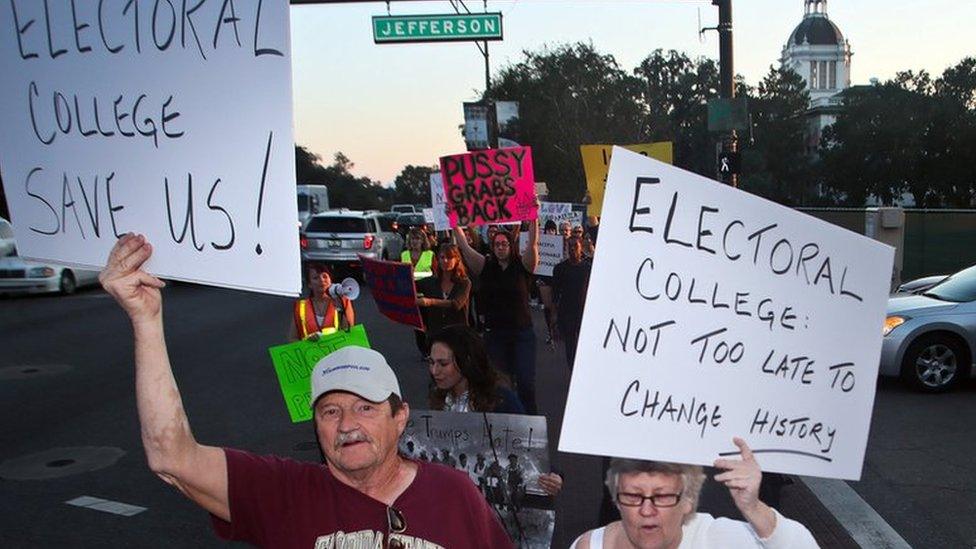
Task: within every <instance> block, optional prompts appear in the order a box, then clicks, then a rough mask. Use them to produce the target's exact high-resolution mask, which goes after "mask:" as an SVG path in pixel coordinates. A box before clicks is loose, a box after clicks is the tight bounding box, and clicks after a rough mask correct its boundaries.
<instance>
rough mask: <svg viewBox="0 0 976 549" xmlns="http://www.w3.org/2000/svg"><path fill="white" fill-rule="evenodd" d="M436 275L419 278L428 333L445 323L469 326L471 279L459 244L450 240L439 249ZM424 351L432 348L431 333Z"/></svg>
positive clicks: (418, 294) (419, 297) (418, 286)
mask: <svg viewBox="0 0 976 549" xmlns="http://www.w3.org/2000/svg"><path fill="white" fill-rule="evenodd" d="M433 272H434V276H431V277H427V278H425V279H423V280H419V281H417V306H418V307H420V312H421V314H422V315H423V317H424V326H425V327H426V328H427V334H432V333H434V332H436V331H438V330H440V329H441V328H444V327H445V326H452V325H455V324H461V325H467V323H468V302H469V299H470V297H471V280H469V279H468V274H467V272H466V271H465V270H464V264H463V263H462V262H461V252H460V251H458V247H457V245H455V244H452V243H450V242H446V243H444V244H441V245H440V246H439V247H438V249H437V257H436V259H435V261H434V263H433ZM424 337H425V342H424V350H425V354H426V351H429V350H430V342H429V341H427V339H429V337H428V336H427V335H425V336H424Z"/></svg>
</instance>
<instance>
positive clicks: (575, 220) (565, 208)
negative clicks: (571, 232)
mask: <svg viewBox="0 0 976 549" xmlns="http://www.w3.org/2000/svg"><path fill="white" fill-rule="evenodd" d="M550 220H552V222H554V223H555V224H556V226H559V224H560V223H562V222H563V221H568V222H569V223H570V224H571V225H574V226H575V225H582V224H583V212H581V211H576V210H573V205H572V204H571V203H569V202H540V203H539V226H540V227H544V226H545V224H546V222H547V221H550Z"/></svg>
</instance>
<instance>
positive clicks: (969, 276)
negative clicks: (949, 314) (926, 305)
mask: <svg viewBox="0 0 976 549" xmlns="http://www.w3.org/2000/svg"><path fill="white" fill-rule="evenodd" d="M922 295H924V296H928V297H933V298H935V299H941V300H942V301H953V302H957V303H958V302H962V301H973V300H976V265H974V266H972V267H970V268H968V269H963V270H961V271H959V272H958V273H956V274H954V275H952V276H950V277H949V278H947V279H945V280H943V281H942V282H941V283H939V284H936V285H935V286H933V287H931V288H929V290H928V291H927V292H925V293H923V294H922Z"/></svg>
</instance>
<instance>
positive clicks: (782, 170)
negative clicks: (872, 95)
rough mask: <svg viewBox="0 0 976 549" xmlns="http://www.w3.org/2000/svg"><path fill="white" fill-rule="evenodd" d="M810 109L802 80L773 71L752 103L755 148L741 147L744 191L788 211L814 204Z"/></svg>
mask: <svg viewBox="0 0 976 549" xmlns="http://www.w3.org/2000/svg"><path fill="white" fill-rule="evenodd" d="M809 103H810V96H809V93H808V92H807V91H806V89H805V84H804V81H803V78H802V77H801V76H800V75H799V74H797V73H795V72H793V71H792V70H789V69H782V68H779V69H777V68H773V67H770V68H769V72H768V73H767V74H766V76H765V78H763V81H762V82H760V83H759V86H758V89H757V90H756V93H755V95H754V96H753V97H750V98H749V112H750V114H751V116H752V123H753V126H752V143H746V144H744V146H742V147H741V148H742V149H743V154H742V156H743V173H744V176H743V178H742V185H741V186H742V189H743V190H747V191H749V192H752V193H754V194H758V195H760V196H763V197H766V198H768V199H770V200H775V201H777V202H780V203H782V204H786V205H803V204H809V203H810V202H811V201H813V199H814V193H813V185H814V177H813V173H812V166H813V162H812V159H811V158H810V155H809V154H808V153H807V151H806V146H805V138H806V118H805V112H806V110H807V105H809ZM742 137H743V138H745V137H747V136H742Z"/></svg>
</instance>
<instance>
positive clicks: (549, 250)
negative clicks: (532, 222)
mask: <svg viewBox="0 0 976 549" xmlns="http://www.w3.org/2000/svg"><path fill="white" fill-rule="evenodd" d="M528 249H529V235H527V234H525V233H521V234H519V251H520V252H521V253H522V254H523V255H525V252H526V250H528ZM563 251H564V250H563V237H562V235H558V234H540V235H539V263H538V264H537V265H536V267H535V274H537V275H542V276H552V269H553V267H555V266H556V265H558V264H559V262H560V261H562V260H563V259H565V258H564V257H563Z"/></svg>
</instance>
